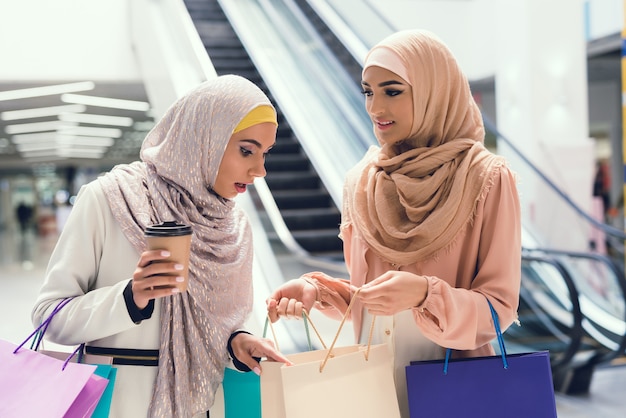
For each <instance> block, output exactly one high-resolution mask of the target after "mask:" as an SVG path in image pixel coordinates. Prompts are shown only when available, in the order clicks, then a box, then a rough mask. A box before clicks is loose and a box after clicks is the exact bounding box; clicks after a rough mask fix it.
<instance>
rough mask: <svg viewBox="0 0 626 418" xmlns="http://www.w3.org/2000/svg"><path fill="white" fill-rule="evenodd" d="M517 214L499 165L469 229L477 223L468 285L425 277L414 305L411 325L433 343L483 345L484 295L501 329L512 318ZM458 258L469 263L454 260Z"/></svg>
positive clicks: (510, 178) (487, 318) (490, 332)
mask: <svg viewBox="0 0 626 418" xmlns="http://www.w3.org/2000/svg"><path fill="white" fill-rule="evenodd" d="M479 209H480V208H479ZM520 212H521V210H520V203H519V196H518V192H517V187H516V177H515V175H514V174H513V173H512V172H511V171H510V169H509V168H508V167H502V169H501V170H500V175H499V176H497V175H496V177H495V179H494V183H493V185H492V186H491V188H490V189H489V192H488V194H487V196H486V197H485V199H484V203H483V205H482V214H481V216H478V217H477V218H476V219H477V220H479V222H480V224H477V225H474V227H473V229H475V228H477V227H480V235H479V238H478V251H477V254H476V261H475V265H476V267H475V274H474V275H473V277H470V280H469V283H468V286H467V287H466V286H462V287H454V286H451V285H450V284H448V283H447V282H445V281H444V280H442V279H441V278H437V277H427V279H428V294H427V297H426V299H425V300H424V302H423V303H422V305H421V306H419V307H417V308H415V309H414V316H415V320H416V322H417V325H418V326H419V327H420V329H421V330H422V332H423V333H424V335H425V336H427V337H428V338H429V339H431V340H432V341H434V342H435V343H437V344H438V345H440V346H442V347H447V348H453V349H458V350H472V349H476V348H478V347H481V346H483V345H485V344H487V343H489V342H490V341H491V340H492V339H493V338H494V337H495V331H494V326H493V322H492V319H491V313H490V310H489V307H488V304H487V301H486V299H485V298H488V299H489V301H490V302H491V303H492V305H493V306H494V308H495V310H496V312H497V313H498V316H499V321H500V325H501V328H502V330H503V331H504V330H505V329H506V328H508V327H509V326H510V325H511V324H512V323H513V321H515V320H516V319H517V308H518V303H519V290H520V282H521V213H520ZM469 256H471V255H469ZM463 262H467V263H473V261H472V260H466V261H464V260H460V261H459V263H463ZM473 269H474V268H473V267H470V268H468V270H470V271H471V270H473ZM470 275H471V274H470Z"/></svg>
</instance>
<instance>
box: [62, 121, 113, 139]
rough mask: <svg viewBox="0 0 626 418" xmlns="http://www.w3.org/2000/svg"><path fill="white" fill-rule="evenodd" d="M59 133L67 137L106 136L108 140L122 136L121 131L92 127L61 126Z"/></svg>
mask: <svg viewBox="0 0 626 418" xmlns="http://www.w3.org/2000/svg"><path fill="white" fill-rule="evenodd" d="M66 123H67V122H66ZM59 133H60V134H65V135H81V136H104V137H107V138H119V137H121V136H122V130H121V129H117V128H96V127H91V126H67V125H66V126H61V127H59Z"/></svg>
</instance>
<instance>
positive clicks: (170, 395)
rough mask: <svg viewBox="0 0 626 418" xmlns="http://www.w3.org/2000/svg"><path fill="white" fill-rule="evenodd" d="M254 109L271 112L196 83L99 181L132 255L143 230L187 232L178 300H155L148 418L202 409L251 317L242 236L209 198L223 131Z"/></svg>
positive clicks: (247, 95)
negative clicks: (129, 156) (171, 227)
mask: <svg viewBox="0 0 626 418" xmlns="http://www.w3.org/2000/svg"><path fill="white" fill-rule="evenodd" d="M260 105H268V106H271V103H270V101H269V100H268V98H267V97H266V96H265V94H264V93H263V92H262V91H261V90H260V89H259V88H258V87H256V86H255V85H254V84H252V83H251V82H250V81H248V80H246V79H244V78H242V77H239V76H234V75H227V76H221V77H217V78H216V79H214V80H211V81H207V82H205V83H202V84H201V85H199V86H198V87H196V88H195V89H193V90H192V91H190V92H189V93H188V94H186V95H185V96H183V97H182V98H180V99H179V100H178V101H176V102H175V103H174V104H173V105H172V106H171V107H170V108H169V109H168V110H167V112H166V113H165V115H164V116H163V118H162V119H161V120H160V121H159V122H158V123H157V124H156V125H155V127H154V128H153V129H152V130H151V131H150V132H149V133H148V135H147V136H146V138H145V140H144V142H143V144H142V148H141V153H140V156H141V160H142V161H138V162H134V163H131V164H127V165H120V166H116V167H115V168H114V169H113V170H111V172H109V173H108V174H106V175H104V176H102V177H100V179H99V180H100V182H101V184H102V186H103V188H104V191H105V193H106V195H107V199H108V203H109V206H110V208H111V210H112V212H113V215H114V217H115V219H116V220H117V221H118V222H119V224H120V226H121V228H122V230H123V231H124V234H125V236H126V237H127V238H128V240H129V241H130V242H131V244H132V245H133V246H134V247H135V248H136V249H137V251H139V252H142V251H144V250H145V249H146V246H145V243H144V237H143V231H144V229H145V228H146V227H147V226H149V225H151V224H155V223H160V222H163V221H167V220H176V221H178V222H182V223H187V224H190V225H191V226H192V228H193V237H192V244H191V257H190V265H189V286H188V291H187V292H185V293H181V294H176V295H172V296H169V297H165V298H162V299H160V301H161V317H160V318H159V321H160V348H159V350H160V351H159V369H158V374H157V379H156V385H155V388H154V391H153V396H152V401H151V404H150V409H149V416H151V417H184V418H188V417H191V416H194V415H195V414H198V413H203V412H205V411H207V410H208V409H209V408H210V406H211V405H212V404H213V400H214V392H215V390H216V389H217V386H218V385H219V383H220V382H221V380H222V375H223V370H224V366H225V364H226V362H227V361H228V354H227V350H226V344H227V341H228V338H229V336H230V334H231V332H232V331H234V330H235V329H237V328H240V327H242V325H243V323H244V321H245V320H246V318H247V316H248V315H249V313H250V312H251V309H252V236H251V229H250V226H249V223H248V221H247V218H246V217H245V215H244V213H243V211H242V210H241V209H240V208H239V207H238V206H237V205H236V204H235V202H234V201H232V200H228V199H224V198H221V197H220V196H218V195H217V194H215V193H213V192H212V190H211V189H212V186H213V184H214V182H215V180H216V177H217V172H218V168H219V165H220V162H221V160H222V156H223V154H224V151H225V149H226V145H227V144H228V141H229V139H230V137H231V135H232V132H233V129H234V128H235V127H236V126H237V124H238V123H239V121H240V120H241V119H242V118H243V117H244V116H245V115H246V114H248V113H249V112H250V111H251V110H252V109H254V108H256V107H257V106H260ZM152 320H155V318H153V319H152ZM174 371H175V372H176V373H174Z"/></svg>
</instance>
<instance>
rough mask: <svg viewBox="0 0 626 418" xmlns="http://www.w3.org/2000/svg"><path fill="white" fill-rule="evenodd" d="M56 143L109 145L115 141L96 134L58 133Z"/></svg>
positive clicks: (90, 145)
mask: <svg viewBox="0 0 626 418" xmlns="http://www.w3.org/2000/svg"><path fill="white" fill-rule="evenodd" d="M55 141H56V143H57V144H61V145H81V146H87V147H110V146H111V145H113V144H114V143H115V140H114V139H113V138H102V137H98V136H68V135H59V136H57V137H56V138H55Z"/></svg>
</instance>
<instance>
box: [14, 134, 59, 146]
mask: <svg viewBox="0 0 626 418" xmlns="http://www.w3.org/2000/svg"><path fill="white" fill-rule="evenodd" d="M56 135H57V134H56V132H55V131H53V132H38V133H34V134H21V135H13V136H12V137H11V142H13V143H14V144H27V143H30V142H42V141H50V140H52V139H54V138H55V137H56Z"/></svg>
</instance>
